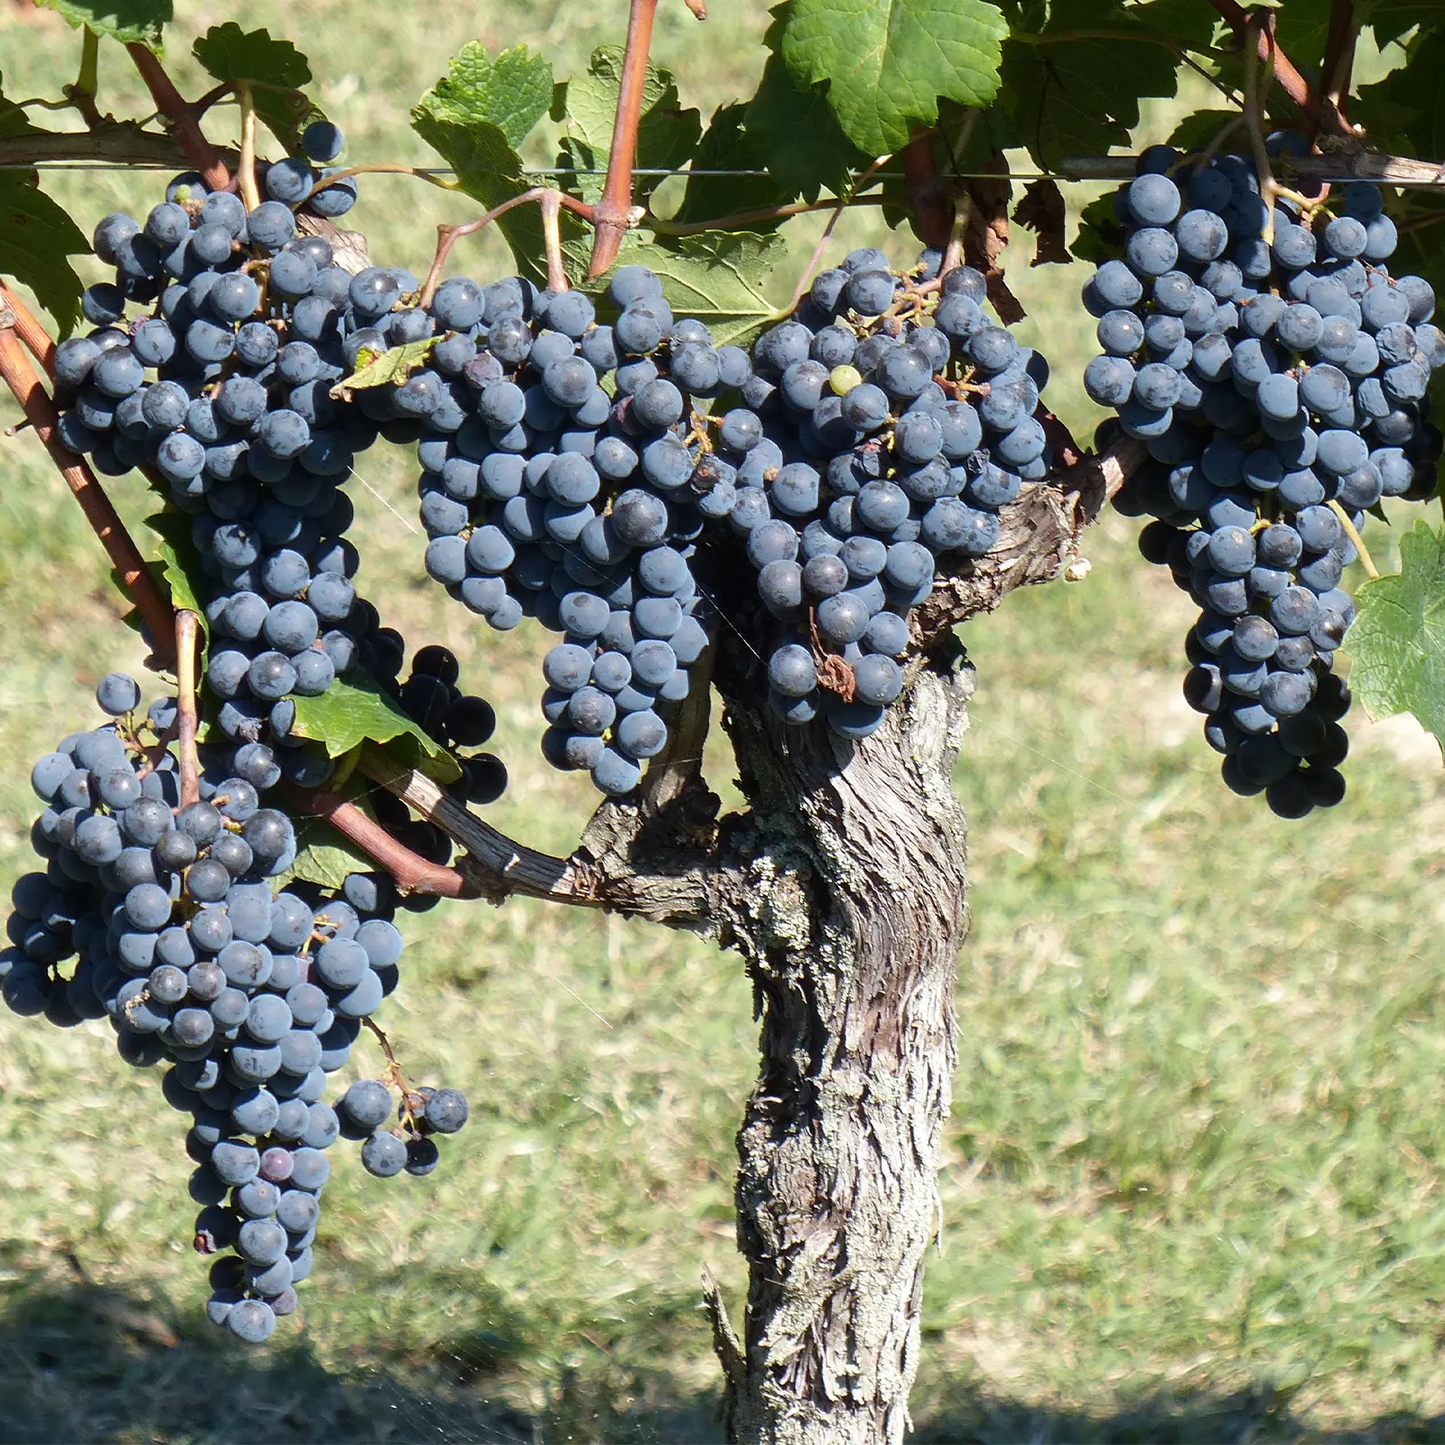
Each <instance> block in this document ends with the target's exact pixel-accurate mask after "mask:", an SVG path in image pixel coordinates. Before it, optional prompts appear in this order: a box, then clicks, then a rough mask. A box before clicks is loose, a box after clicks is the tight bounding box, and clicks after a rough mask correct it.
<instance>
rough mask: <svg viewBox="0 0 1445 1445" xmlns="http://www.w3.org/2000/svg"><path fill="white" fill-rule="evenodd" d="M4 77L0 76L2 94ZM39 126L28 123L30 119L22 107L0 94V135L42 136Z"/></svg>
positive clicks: (42, 132)
mask: <svg viewBox="0 0 1445 1445" xmlns="http://www.w3.org/2000/svg"><path fill="white" fill-rule="evenodd" d="M3 86H4V76H3V75H0V92H3ZM44 134H46V132H44V131H42V130H41V129H40V127H39V126H37V125H32V124H31V123H30V117H29V116H28V115H27V114H26V113H25V109H24V107H23V106H19V105H16V104H15V102H14V101H13V100H7V99H6V97H5V95H4V94H3V93H0V135H3V136H21V135H44Z"/></svg>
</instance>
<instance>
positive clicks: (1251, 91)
mask: <svg viewBox="0 0 1445 1445" xmlns="http://www.w3.org/2000/svg"><path fill="white" fill-rule="evenodd" d="M1257 23H1258V25H1259V27H1260V34H1261V36H1262V37H1263V36H1265V34H1266V32H1267V42H1268V43H1267V50H1266V55H1267V68H1266V73H1265V79H1264V84H1263V85H1262V86H1261V85H1260V84H1259V56H1260V52H1259V49H1258V47H1257V46H1255V44H1254V43H1253V36H1254V30H1255V27H1256V20H1255V19H1254V18H1253V17H1251V20H1250V23H1249V26H1248V28H1247V29H1246V32H1245V46H1244V126H1245V129H1246V130H1247V131H1248V132H1249V143H1250V146H1251V147H1252V148H1253V150H1254V166H1255V170H1256V171H1258V172H1259V198H1260V200H1261V201H1263V202H1264V207H1265V219H1264V231H1263V239H1264V243H1265V245H1266V246H1272V245H1273V244H1274V202H1275V181H1274V172H1273V170H1272V169H1271V168H1270V164H1269V148H1268V147H1267V146H1266V145H1265V143H1264V132H1263V131H1262V130H1261V129H1260V124H1259V99H1260V96H1261V94H1264V95H1268V94H1269V77H1270V73H1271V72H1272V70H1273V62H1274V54H1275V51H1274V17H1273V16H1272V15H1269V16H1263V17H1260V18H1259V20H1258V22H1257Z"/></svg>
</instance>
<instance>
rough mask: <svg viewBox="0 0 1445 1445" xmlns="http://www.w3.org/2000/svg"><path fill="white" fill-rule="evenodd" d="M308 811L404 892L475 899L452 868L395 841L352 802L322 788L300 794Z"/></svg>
mask: <svg viewBox="0 0 1445 1445" xmlns="http://www.w3.org/2000/svg"><path fill="white" fill-rule="evenodd" d="M299 796H300V798H302V799H303V800H304V801H303V806H304V808H305V810H306V811H307V812H308V813H314V814H315V815H316V816H317V817H318V818H324V819H325V820H326V822H328V823H330V824H331V826H332V827H333V828H335V829H336V831H337V832H338V833H340V834H342V836H343V837H345V838H347V839H349V840H350V841H351V842H352V843H354V844H356V846H357V847H358V848H360V849H361V851H362V852H363V853H365V854H366V855H367V857H369V858H371V859H373V860H374V861H375V862H376V863H377V864H379V865H380V866H381V867H382V868H384V869H385V870H386V871H387V872H388V873H390V874H391V876H392V878H394V879H395V880H396V886H397V887H398V888H399V889H401V891H402V892H403V893H435V894H437V895H438V896H439V897H441V898H475V897H477V896H478V894H477V891H476V890H475V889H474V888H472V887H471V886H470V885H469V884H468V883H467V880H466V879H465V878H463V877H462V875H461V874H460V873H458V872H457V871H456V869H455V868H447V867H444V866H443V865H442V864H440V863H431V862H429V861H428V860H427V859H425V858H423V857H422V856H421V855H420V854H419V853H413V852H412V851H411V849H410V848H408V847H407V846H406V845H405V844H403V843H398V842H397V840H396V839H395V838H393V837H392V836H391V834H390V833H388V832H387V831H386V829H385V828H383V827H382V826H381V824H380V823H377V822H375V821H374V820H373V819H371V818H368V817H367V816H366V814H365V813H364V812H362V810H361V809H360V808H358V807H357V806H356V804H355V803H349V802H347V801H346V799H345V798H343V797H340V796H339V795H338V794H336V793H333V792H330V791H329V790H327V789H325V788H317V789H315V790H314V791H309V792H306V793H302V794H299Z"/></svg>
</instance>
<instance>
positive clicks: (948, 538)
mask: <svg viewBox="0 0 1445 1445" xmlns="http://www.w3.org/2000/svg"><path fill="white" fill-rule="evenodd" d="M933 265H934V268H935V269H936V266H937V258H935V259H934V262H933ZM929 275H930V273H929V271H928V269H927V267H925V266H921V267H920V268H919V269H918V270H917V271H916V272H915V273H914V274H913V275H912V276H910V277H906V278H905V277H902V276H897V275H894V274H893V273H892V272H890V271H889V270H888V263H887V261H886V259H885V258H884V257H883V256H882V255H881V253H879V252H877V251H874V250H860V251H855V252H853V253H852V254H850V255H849V256H848V258H847V259H846V260H845V262H844V263H843V266H842V267H841V268H838V269H836V270H832V271H828V272H824V273H823V274H822V275H821V276H820V277H819V278H818V279H817V281H816V282H815V284H814V285H813V288H812V291H811V294H810V296H809V298H808V300H807V302H806V303H805V305H804V306H803V308H802V309H801V310H800V312H799V314H798V315H797V317H796V318H794V319H793V320H790V321H788V322H786V323H784V324H782V325H780V326H777V327H774V328H772V329H771V330H769V331H768V332H766V333H764V335H763V336H762V337H761V338H760V339H759V340H758V342H757V344H756V346H755V348H754V351H753V354H752V356H751V357H750V356H749V355H748V353H746V352H745V351H743V350H742V349H740V348H738V347H735V346H727V345H724V346H717V345H715V344H714V342H713V338H712V336H711V334H710V332H709V331H708V328H707V327H706V326H705V325H704V324H703V323H701V322H700V321H697V320H695V319H681V320H679V319H677V318H675V317H674V316H673V313H672V310H671V308H670V307H669V305H668V303H667V302H666V301H665V300H664V298H663V295H662V285H661V282H660V280H659V279H658V277H657V276H656V275H655V274H654V273H653V272H651V271H649V270H647V269H646V268H644V267H640V266H624V267H622V268H621V269H620V270H618V271H617V272H616V274H615V275H614V276H613V278H612V280H611V283H610V285H609V289H608V297H607V300H608V305H609V307H610V309H611V310H612V311H614V312H615V313H616V314H615V317H614V319H613V320H612V321H611V322H610V323H604V322H599V320H598V317H597V314H596V311H595V309H594V307H593V304H592V302H591V301H589V300H588V298H587V297H585V296H581V295H578V294H577V293H575V292H570V291H569V292H561V293H555V294H554V293H540V292H538V291H537V290H536V288H535V287H533V286H532V285H531V284H530V283H528V282H527V281H525V280H522V279H520V278H515V277H513V278H509V279H507V280H503V281H498V282H496V283H494V284H492V285H490V286H486V287H481V286H478V285H477V284H476V283H475V282H473V281H470V280H468V279H467V278H465V277H455V278H452V279H451V280H448V281H446V282H444V283H443V284H442V285H441V286H440V287H439V288H438V289H437V291H436V294H435V296H434V297H433V299H432V301H431V304H430V307H429V314H430V316H431V329H430V333H429V337H428V335H427V334H426V333H424V332H423V330H422V324H421V323H420V322H418V323H417V329H416V331H415V332H413V331H412V330H410V329H409V330H408V331H407V334H406V339H408V340H415V339H430V340H431V341H432V343H433V344H432V346H431V348H430V350H429V353H428V355H427V358H426V365H425V367H424V368H423V369H422V370H420V371H418V372H417V373H416V374H414V375H412V376H411V377H409V378H408V379H407V380H406V382H405V383H404V384H403V385H400V386H396V387H389V388H376V389H368V390H367V391H363V392H360V393H358V395H359V397H360V398H361V399H362V404H363V405H365V406H366V407H367V409H368V412H369V414H370V415H371V416H373V417H374V418H376V419H377V420H378V421H380V422H382V423H383V424H385V423H387V422H389V421H391V420H393V419H394V418H395V417H396V416H397V415H399V414H400V415H407V416H411V415H415V414H417V412H418V411H425V414H426V423H425V427H424V429H423V432H422V436H421V443H420V447H419V459H420V461H421V465H422V476H421V480H420V484H419V493H420V498H421V506H420V510H421V520H422V523H423V526H424V527H425V529H426V532H427V535H428V538H429V541H428V544H427V550H426V567H427V571H428V572H429V574H430V575H431V576H432V577H433V578H434V579H435V580H436V581H438V582H439V583H441V584H442V585H443V586H445V587H446V589H447V590H448V592H449V593H450V594H451V595H452V596H453V597H455V598H457V599H458V600H460V601H461V602H462V603H464V604H465V605H466V606H467V607H468V608H470V609H471V610H472V611H473V612H476V613H478V614H479V615H481V616H482V617H485V618H486V619H487V621H488V622H489V623H490V624H491V625H492V626H493V627H495V628H499V629H502V630H505V629H508V628H511V627H514V626H516V625H517V623H518V622H520V621H521V619H522V618H523V617H533V618H536V619H537V620H538V621H539V622H541V623H542V624H543V626H545V627H547V628H550V629H551V630H553V631H555V632H560V633H562V634H563V640H562V642H561V643H559V644H558V645H557V646H556V647H554V648H553V649H552V650H551V651H550V652H549V653H548V654H547V657H546V659H545V661H544V664H543V676H544V681H545V683H546V689H545V691H544V693H543V697H542V711H543V714H544V717H545V718H546V721H547V723H548V725H549V726H548V728H547V731H546V732H545V734H544V735H543V740H542V750H543V753H544V755H545V756H546V757H547V759H548V760H549V761H550V762H552V763H553V764H554V765H556V766H558V767H562V768H576V769H585V770H587V771H589V772H590V773H591V775H592V778H593V781H594V782H595V783H596V785H597V786H598V787H599V788H600V789H601V790H602V791H603V792H605V793H609V794H613V795H617V794H622V793H626V792H628V791H630V790H631V789H632V788H633V787H634V786H635V785H636V784H637V782H638V779H639V777H640V765H641V764H642V763H643V762H644V761H645V760H646V759H648V758H650V757H653V756H655V755H656V754H657V753H659V752H660V751H661V750H662V748H663V747H664V746H665V745H666V741H667V736H668V734H667V724H666V721H665V717H664V714H665V711H666V708H667V705H668V704H670V703H676V702H678V701H680V700H681V699H682V698H683V697H685V696H686V695H687V690H688V672H687V669H688V668H689V666H690V665H691V664H693V663H694V662H695V661H696V660H697V658H698V657H699V656H700V655H701V654H702V652H703V651H704V649H705V648H706V647H707V645H708V642H709V638H710V635H711V633H713V632H715V630H716V618H717V607H716V598H715V596H714V594H713V592H712V591H711V590H710V589H709V587H708V585H707V580H706V578H705V576H700V575H699V565H700V564H702V563H708V564H710V565H711V566H712V567H713V568H714V570H716V563H717V558H718V555H719V554H720V553H726V552H728V551H731V550H732V549H733V548H735V547H737V546H738V544H739V542H741V544H742V546H743V548H744V549H745V550H746V553H747V555H748V557H749V559H750V561H751V563H752V566H753V568H754V569H755V570H756V573H757V584H756V585H757V594H758V596H759V598H760V600H761V602H762V603H763V604H764V606H765V608H766V609H767V612H769V613H771V614H772V619H769V618H768V617H767V615H766V613H764V614H761V615H760V618H759V619H758V620H759V621H760V622H761V624H762V625H763V627H764V629H765V630H766V631H768V632H770V633H776V634H777V636H776V638H775V640H774V641H773V642H772V643H770V645H769V649H768V681H769V685H770V695H771V697H772V700H773V704H774V706H775V707H776V708H777V709H778V710H779V711H780V712H781V713H782V714H783V715H784V716H785V717H786V718H787V719H788V720H789V721H791V722H795V723H803V722H807V721H809V720H811V719H812V718H813V717H814V716H816V715H819V714H820V713H822V714H824V715H825V716H826V717H827V719H828V722H829V724H830V725H831V726H832V727H833V728H834V730H835V731H837V732H839V733H840V734H842V735H843V736H845V737H849V738H862V737H866V736H867V735H868V734H869V733H870V732H872V731H873V730H874V729H875V728H877V726H878V725H879V723H880V722H881V720H882V717H883V713H884V709H885V708H886V707H887V705H888V704H889V703H891V702H892V701H893V700H894V699H895V698H896V697H897V696H898V694H899V692H900V690H901V687H902V681H903V678H902V670H901V668H900V666H899V663H898V661H897V659H898V657H900V656H901V655H902V654H903V653H904V651H905V649H906V647H907V643H908V625H907V618H908V613H909V610H910V609H911V608H912V607H914V606H916V605H917V604H918V603H919V602H920V601H922V600H923V599H924V598H925V597H926V596H927V595H928V593H929V591H930V589H931V587H932V581H933V574H934V566H935V561H936V558H937V557H938V556H939V555H940V554H941V553H945V552H955V553H963V554H965V555H971V556H980V555H982V554H983V553H985V552H987V551H988V550H989V548H990V547H991V546H992V545H993V543H994V542H995V541H996V539H997V537H998V528H999V522H998V509H999V508H1000V507H1001V506H1002V505H1004V504H1005V503H1007V502H1009V501H1012V500H1013V499H1014V498H1015V497H1016V496H1017V495H1018V492H1019V489H1020V488H1021V487H1022V486H1023V485H1024V484H1025V482H1030V481H1038V480H1041V479H1042V478H1043V477H1044V476H1045V475H1046V474H1047V471H1048V457H1047V447H1046V440H1045V436H1044V432H1043V428H1042V426H1041V424H1040V422H1039V421H1038V420H1037V419H1036V417H1035V412H1036V410H1037V409H1038V404H1039V388H1040V386H1041V385H1042V383H1043V381H1044V379H1045V376H1046V369H1045V367H1044V365H1043V361H1042V358H1041V357H1038V356H1036V355H1035V354H1034V353H1032V352H1030V351H1027V350H1024V349H1021V348H1020V347H1019V346H1018V345H1017V343H1016V342H1015V341H1014V339H1013V338H1012V337H1011V336H1010V335H1009V333H1008V332H1007V331H1005V330H1004V329H1003V328H1001V327H998V326H993V325H991V324H989V322H988V321H987V319H986V318H985V316H984V313H983V311H982V309H981V307H982V303H983V300H984V278H983V277H982V276H981V275H980V274H979V273H978V272H977V271H974V270H971V269H969V268H967V267H961V268H958V269H956V270H954V271H952V272H950V273H949V274H948V275H947V276H945V277H944V278H943V279H942V282H941V283H935V284H934V285H932V286H930V285H928V284H926V283H927V282H928V280H929ZM397 339H398V338H395V337H388V338H379V344H385V343H387V342H390V343H392V344H395V341H396V340H397ZM719 542H720V543H722V546H721V547H719V546H718V545H717V544H718V543H719ZM774 619H775V620H774ZM753 625H754V623H753V621H752V620H749V622H748V626H749V628H751V627H752V626H753Z"/></svg>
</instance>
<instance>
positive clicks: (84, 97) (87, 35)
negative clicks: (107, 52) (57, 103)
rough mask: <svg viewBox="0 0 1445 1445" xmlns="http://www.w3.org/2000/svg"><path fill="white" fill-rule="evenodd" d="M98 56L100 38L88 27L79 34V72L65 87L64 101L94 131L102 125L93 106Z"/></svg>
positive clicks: (94, 105)
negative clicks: (77, 112)
mask: <svg viewBox="0 0 1445 1445" xmlns="http://www.w3.org/2000/svg"><path fill="white" fill-rule="evenodd" d="M99 55H100V36H98V35H97V34H96V33H95V31H94V30H92V29H91V28H90V27H89V26H86V27H85V28H84V29H83V30H82V31H81V32H80V71H79V73H78V74H77V75H76V77H75V79H74V81H72V82H71V84H69V85H67V86H66V87H65V99H66V101H67V103H68V104H70V105H72V106H73V107H74V108H75V109H76V110H77V111H79V112H80V118H81V119H82V120H83V121H84V122H85V124H86V126H87V127H88V128H89V129H91V130H94V129H95V128H96V126H98V125H101V124H103V123H104V121H103V117H102V116H101V113H100V111H99V110H98V109H97V108H96V104H95V91H96V71H97V68H98V67H97V60H98V58H99Z"/></svg>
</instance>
